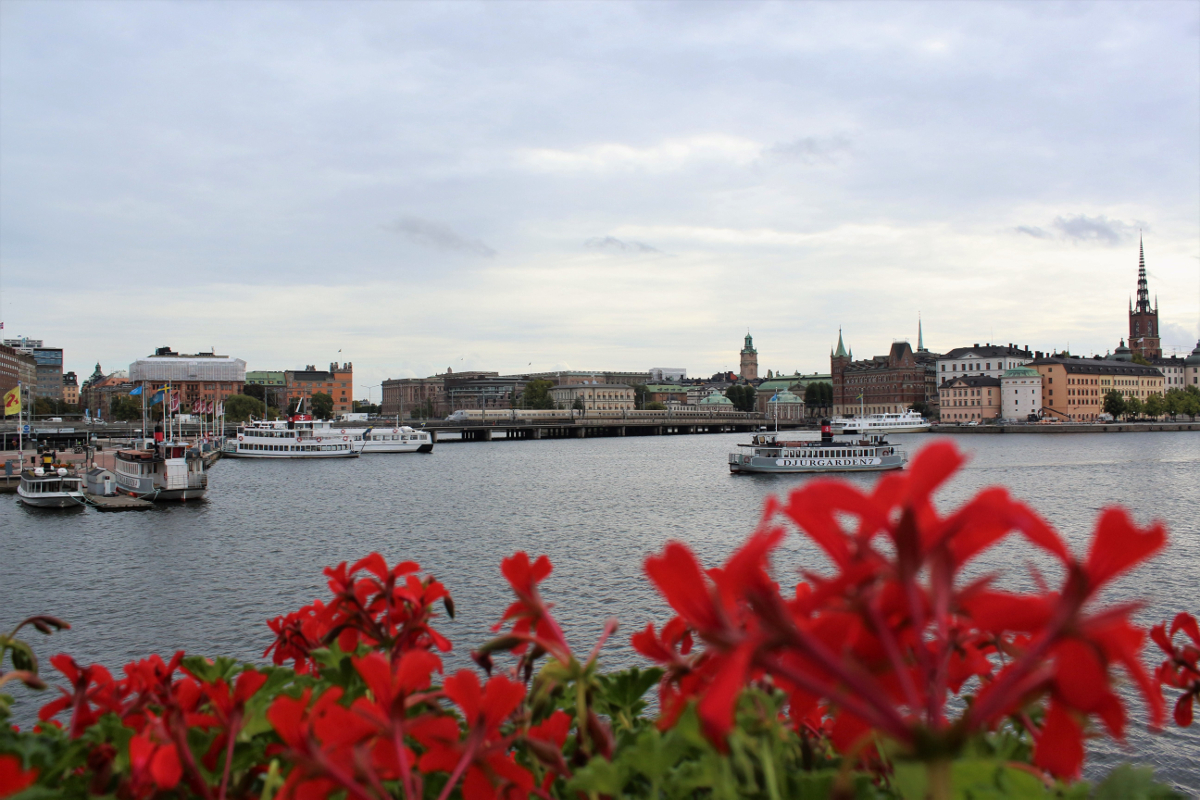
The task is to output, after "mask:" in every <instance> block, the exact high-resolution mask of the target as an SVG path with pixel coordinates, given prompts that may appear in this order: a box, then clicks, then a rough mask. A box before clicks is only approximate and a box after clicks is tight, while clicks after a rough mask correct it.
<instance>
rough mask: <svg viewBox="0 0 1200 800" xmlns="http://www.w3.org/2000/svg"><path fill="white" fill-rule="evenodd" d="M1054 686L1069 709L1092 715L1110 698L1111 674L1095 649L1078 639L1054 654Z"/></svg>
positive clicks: (1063, 645)
mask: <svg viewBox="0 0 1200 800" xmlns="http://www.w3.org/2000/svg"><path fill="white" fill-rule="evenodd" d="M1054 661H1055V684H1056V686H1057V687H1058V693H1059V696H1060V697H1061V698H1062V700H1063V702H1065V703H1066V704H1067V705H1069V706H1071V707H1072V708H1075V709H1077V710H1079V711H1082V712H1084V713H1091V712H1092V711H1094V710H1096V709H1097V708H1098V707H1099V706H1100V704H1101V703H1102V702H1103V701H1104V700H1105V699H1106V698H1107V697H1108V696H1109V695H1111V691H1110V690H1109V688H1108V672H1107V671H1106V670H1105V668H1104V664H1103V663H1102V662H1101V660H1100V655H1099V653H1097V652H1096V649H1095V648H1094V647H1092V646H1091V645H1090V644H1087V643H1086V642H1081V641H1079V640H1078V639H1068V640H1066V641H1065V642H1063V643H1062V644H1060V645H1059V646H1058V647H1056V648H1055V652H1054Z"/></svg>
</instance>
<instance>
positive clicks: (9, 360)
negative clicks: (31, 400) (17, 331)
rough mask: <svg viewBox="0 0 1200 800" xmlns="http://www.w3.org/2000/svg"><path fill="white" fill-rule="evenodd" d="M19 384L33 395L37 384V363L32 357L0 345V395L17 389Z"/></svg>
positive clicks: (5, 345)
mask: <svg viewBox="0 0 1200 800" xmlns="http://www.w3.org/2000/svg"><path fill="white" fill-rule="evenodd" d="M17 383H20V384H21V385H22V386H25V387H27V388H28V389H29V390H30V392H31V393H32V390H33V386H34V385H35V384H36V383H37V362H36V361H34V360H33V356H32V355H29V354H28V353H22V352H19V351H18V350H17V349H16V348H15V347H12V346H10V345H7V344H4V345H0V395H3V394H5V393H6V392H8V391H9V390H10V389H14V388H16V385H17Z"/></svg>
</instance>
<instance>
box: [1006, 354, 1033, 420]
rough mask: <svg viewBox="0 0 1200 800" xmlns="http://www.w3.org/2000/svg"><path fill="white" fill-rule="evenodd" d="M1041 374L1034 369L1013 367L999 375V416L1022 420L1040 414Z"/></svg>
mask: <svg viewBox="0 0 1200 800" xmlns="http://www.w3.org/2000/svg"><path fill="white" fill-rule="evenodd" d="M1041 411H1042V376H1041V375H1040V374H1039V373H1038V371H1037V370H1036V369H1031V368H1029V367H1013V368H1012V369H1009V370H1005V371H1004V374H1003V375H1001V376H1000V416H1001V417H1003V418H1004V419H1011V420H1016V421H1018V422H1024V421H1026V420H1028V419H1029V415H1030V414H1037V415H1039V416H1040V415H1041Z"/></svg>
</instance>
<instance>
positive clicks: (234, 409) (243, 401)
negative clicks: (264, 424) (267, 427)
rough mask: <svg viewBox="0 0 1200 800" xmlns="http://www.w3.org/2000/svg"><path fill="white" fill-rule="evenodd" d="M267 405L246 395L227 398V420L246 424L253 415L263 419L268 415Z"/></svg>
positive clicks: (234, 395)
mask: <svg viewBox="0 0 1200 800" xmlns="http://www.w3.org/2000/svg"><path fill="white" fill-rule="evenodd" d="M266 408H267V407H266V404H265V403H263V401H261V400H255V399H254V398H253V397H247V396H246V395H244V394H231V395H229V397H227V398H225V418H226V419H228V420H229V421H230V422H246V421H248V420H249V419H250V417H251V415H253V416H255V417H262V416H263V415H264V414H265V413H266Z"/></svg>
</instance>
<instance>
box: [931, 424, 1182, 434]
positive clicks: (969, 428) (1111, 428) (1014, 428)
mask: <svg viewBox="0 0 1200 800" xmlns="http://www.w3.org/2000/svg"><path fill="white" fill-rule="evenodd" d="M1148 431H1200V422H1055V423H1049V424H1041V423H1039V424H1032V425H936V426H934V428H933V432H934V433H1146V432H1148Z"/></svg>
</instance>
